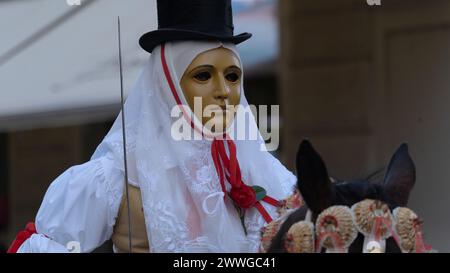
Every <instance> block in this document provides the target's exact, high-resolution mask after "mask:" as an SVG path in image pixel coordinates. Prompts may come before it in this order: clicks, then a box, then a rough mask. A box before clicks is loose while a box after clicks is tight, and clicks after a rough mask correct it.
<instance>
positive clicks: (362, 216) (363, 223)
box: [352, 199, 392, 240]
mask: <svg viewBox="0 0 450 273" xmlns="http://www.w3.org/2000/svg"><path fill="white" fill-rule="evenodd" d="M352 211H353V214H354V215H355V222H356V227H357V228H358V231H359V232H361V233H362V234H364V236H370V235H371V234H372V232H375V233H378V236H379V237H380V239H383V240H386V239H387V238H389V237H390V236H391V232H390V227H391V225H392V214H391V211H390V210H389V207H388V206H387V205H386V204H385V203H383V202H381V201H378V200H371V199H366V200H364V201H361V202H359V203H356V204H355V205H353V206H352ZM377 219H378V222H379V224H380V225H379V226H378V227H377V226H376V222H377V221H376V220H377Z"/></svg>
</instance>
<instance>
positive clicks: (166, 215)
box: [93, 41, 296, 252]
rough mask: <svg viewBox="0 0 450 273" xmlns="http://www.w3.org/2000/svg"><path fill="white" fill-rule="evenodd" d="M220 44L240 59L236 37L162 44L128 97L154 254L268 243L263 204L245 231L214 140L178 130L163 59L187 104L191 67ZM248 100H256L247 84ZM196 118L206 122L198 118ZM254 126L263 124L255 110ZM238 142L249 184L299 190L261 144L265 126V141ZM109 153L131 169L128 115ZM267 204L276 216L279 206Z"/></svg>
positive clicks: (106, 147) (115, 130) (247, 248)
mask: <svg viewBox="0 0 450 273" xmlns="http://www.w3.org/2000/svg"><path fill="white" fill-rule="evenodd" d="M219 47H224V48H227V49H229V50H231V51H232V52H234V54H235V55H236V57H237V58H238V59H239V61H240V57H239V54H238V52H237V51H236V48H235V45H233V44H228V43H221V42H206V41H205V42H203V41H182V42H171V43H166V44H165V45H161V46H158V47H157V48H155V50H154V51H153V53H152V54H151V56H150V58H149V61H148V63H147V64H146V66H145V68H144V69H143V71H142V73H141V75H140V77H139V79H138V81H137V83H136V85H135V86H134V88H133V90H132V91H131V93H130V94H129V96H128V98H127V101H126V103H125V118H126V126H125V129H126V134H127V159H128V169H129V183H130V184H133V185H135V186H137V187H139V188H140V189H141V194H142V201H143V208H144V215H145V222H146V229H147V234H148V240H149V243H150V250H151V251H152V252H256V251H258V248H259V245H260V228H261V227H262V226H263V225H264V223H265V221H264V219H263V217H261V215H260V213H259V212H258V211H257V210H256V209H255V208H251V209H248V211H247V212H246V214H245V225H246V229H247V232H248V233H247V235H246V234H245V233H244V230H243V228H242V225H241V221H240V218H239V216H238V214H237V211H236V209H235V207H234V206H233V203H232V200H231V199H229V197H226V198H225V199H224V193H223V192H222V189H221V185H220V183H219V177H218V174H217V171H216V169H215V166H214V163H213V160H212V156H211V140H208V139H203V140H181V141H176V140H174V139H173V138H172V136H171V126H172V124H173V122H174V121H175V119H176V118H172V117H171V114H170V113H171V110H172V108H173V107H176V106H177V103H176V101H175V98H174V96H173V94H172V92H171V89H170V86H169V83H168V80H167V78H166V76H165V74H164V70H163V58H162V57H163V56H164V55H165V61H166V63H167V68H168V72H169V74H170V77H171V78H172V80H173V83H174V88H175V89H176V93H177V95H178V96H179V98H180V100H181V101H182V102H183V103H184V104H185V105H187V103H186V99H185V98H184V95H183V92H182V90H181V87H180V80H181V78H182V76H183V74H184V71H185V70H186V69H187V67H188V66H189V65H190V64H191V62H192V61H193V60H194V59H195V57H196V56H197V55H198V54H200V53H202V52H205V51H208V50H211V49H215V48H219ZM163 48H164V52H165V54H162V52H161V51H162V49H163ZM242 82H243V78H242ZM240 104H241V105H242V106H248V103H247V99H246V98H245V94H244V90H243V86H241V101H240ZM250 115H251V114H250ZM194 121H195V122H199V121H198V120H195V117H194ZM248 126H249V127H252V128H257V127H256V126H257V125H256V123H255V120H254V117H253V115H251V118H250V119H249V124H248ZM235 143H236V150H237V159H238V161H239V164H240V167H241V172H242V180H243V181H244V182H245V183H246V184H247V185H250V186H251V185H259V186H262V187H264V188H265V189H266V190H267V192H268V195H270V196H272V197H274V198H276V199H282V198H285V197H286V196H287V195H289V194H291V193H292V188H293V185H294V184H295V181H296V178H295V176H294V175H293V174H292V173H291V172H290V171H288V170H287V169H286V168H285V167H284V166H283V165H282V164H281V163H280V162H279V161H278V160H277V159H276V158H274V157H273V156H272V155H271V154H270V153H269V152H267V151H262V150H261V149H260V145H261V144H262V143H264V142H263V140H262V137H261V135H260V134H259V132H258V140H236V141H235ZM102 156H108V157H110V158H112V159H113V162H114V164H115V165H116V167H117V168H118V169H121V170H123V169H124V168H123V166H124V164H123V147H122V121H121V118H120V114H119V117H118V118H117V119H116V121H115V123H114V125H113V127H112V128H111V130H110V132H109V133H108V135H107V136H106V137H105V139H104V140H103V142H102V143H101V144H100V145H99V147H98V148H97V150H96V152H95V153H94V155H93V159H95V158H98V157H102ZM116 183H123V181H117V182H116ZM264 207H265V208H266V210H267V211H268V212H269V214H270V215H271V216H272V217H275V216H276V209H275V208H274V207H272V206H270V205H267V204H265V205H264Z"/></svg>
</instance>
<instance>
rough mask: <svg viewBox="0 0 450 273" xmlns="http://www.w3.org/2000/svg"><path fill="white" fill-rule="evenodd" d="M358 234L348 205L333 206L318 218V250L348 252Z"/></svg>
mask: <svg viewBox="0 0 450 273" xmlns="http://www.w3.org/2000/svg"><path fill="white" fill-rule="evenodd" d="M357 235H358V231H357V230H356V227H355V225H354V219H353V215H352V213H351V211H350V209H349V208H348V207H346V206H333V207H329V208H327V209H326V210H324V211H322V213H320V214H319V216H318V217H317V220H316V236H317V240H316V251H320V250H321V248H322V247H324V248H326V249H327V252H347V251H348V247H349V246H350V245H351V244H352V243H353V241H354V240H355V239H356V236H357Z"/></svg>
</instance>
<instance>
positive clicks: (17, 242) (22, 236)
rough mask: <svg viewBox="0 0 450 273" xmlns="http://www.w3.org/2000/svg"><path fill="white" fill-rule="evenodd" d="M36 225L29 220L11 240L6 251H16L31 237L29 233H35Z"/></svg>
mask: <svg viewBox="0 0 450 273" xmlns="http://www.w3.org/2000/svg"><path fill="white" fill-rule="evenodd" d="M36 233H37V232H36V226H35V225H34V223H33V222H30V223H28V224H27V225H26V227H25V229H24V230H22V231H21V232H19V233H18V234H17V236H16V238H15V239H14V241H13V242H12V244H11V246H10V247H9V248H8V251H7V252H6V253H17V251H18V250H19V248H20V246H22V244H23V243H24V242H25V241H26V240H28V238H30V237H31V235H33V234H36Z"/></svg>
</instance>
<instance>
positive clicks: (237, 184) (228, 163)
mask: <svg viewBox="0 0 450 273" xmlns="http://www.w3.org/2000/svg"><path fill="white" fill-rule="evenodd" d="M225 141H226V142H227V145H228V150H229V153H230V155H229V156H228V155H227V152H226V150H225V144H224V142H225ZM211 155H212V158H213V161H214V166H215V167H216V171H217V173H218V175H219V179H220V185H221V187H222V191H223V192H224V193H225V194H226V193H227V191H226V186H225V178H226V180H228V182H229V183H230V185H231V188H232V189H235V190H240V189H243V188H245V187H248V186H247V185H246V184H245V183H244V182H243V181H242V176H241V170H240V167H239V162H238V161H237V157H236V145H235V143H234V142H233V141H232V140H231V139H229V137H226V138H225V140H219V139H217V138H215V139H214V140H213V142H212V144H211ZM227 172H228V174H227ZM224 198H225V196H224ZM260 201H264V202H266V203H267V204H270V205H272V206H274V207H279V206H280V202H279V201H278V200H276V199H274V198H272V197H270V196H268V195H266V196H264V197H263V198H262V199H261V200H260ZM260 201H258V200H257V201H256V202H255V203H254V204H253V207H255V208H256V209H257V210H258V211H259V213H260V214H261V215H262V216H263V218H264V220H265V221H266V222H267V223H270V222H272V220H273V219H272V217H271V216H270V215H269V213H268V212H267V210H266V209H265V208H264V207H263V205H262V204H261V202H260Z"/></svg>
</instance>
